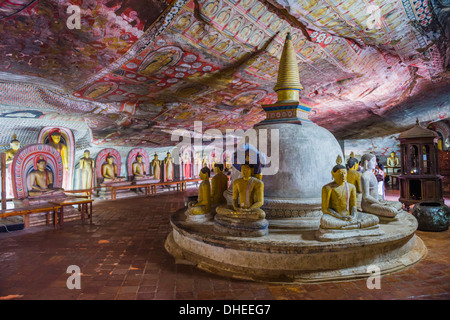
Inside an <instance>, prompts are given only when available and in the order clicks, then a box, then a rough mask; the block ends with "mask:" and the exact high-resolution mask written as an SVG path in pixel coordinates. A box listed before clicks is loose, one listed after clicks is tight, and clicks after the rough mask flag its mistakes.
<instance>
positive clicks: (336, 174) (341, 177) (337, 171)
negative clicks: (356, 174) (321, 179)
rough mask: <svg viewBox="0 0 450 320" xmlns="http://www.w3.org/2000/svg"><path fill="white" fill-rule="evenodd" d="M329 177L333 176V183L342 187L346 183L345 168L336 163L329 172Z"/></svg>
mask: <svg viewBox="0 0 450 320" xmlns="http://www.w3.org/2000/svg"><path fill="white" fill-rule="evenodd" d="M331 175H332V176H333V179H334V182H336V183H337V184H338V185H342V184H344V182H345V181H347V168H345V167H344V166H343V165H342V164H340V163H338V164H336V165H335V166H334V167H333V169H332V170H331Z"/></svg>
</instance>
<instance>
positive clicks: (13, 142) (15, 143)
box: [9, 135, 20, 151]
mask: <svg viewBox="0 0 450 320" xmlns="http://www.w3.org/2000/svg"><path fill="white" fill-rule="evenodd" d="M9 145H10V147H11V149H12V150H14V151H17V150H19V149H20V141H19V140H17V136H16V135H13V138H12V140H11V142H10V143H9Z"/></svg>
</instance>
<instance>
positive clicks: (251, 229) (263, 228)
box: [185, 153, 402, 241]
mask: <svg viewBox="0 0 450 320" xmlns="http://www.w3.org/2000/svg"><path fill="white" fill-rule="evenodd" d="M336 162H337V164H336V165H335V166H334V167H333V168H332V170H331V174H332V176H333V181H332V182H330V183H328V184H326V185H324V186H323V188H322V205H321V211H322V213H323V214H322V216H321V219H320V227H319V230H318V232H317V233H316V238H317V239H318V240H320V241H330V240H333V239H343V238H346V237H354V236H365V235H366V236H373V235H380V232H382V231H380V230H378V229H379V228H378V227H379V224H380V223H381V222H382V223H386V222H389V221H393V220H395V219H396V216H397V214H399V213H400V212H401V211H402V203H400V202H397V201H385V200H381V199H380V198H379V195H378V181H377V179H376V177H375V174H374V169H375V167H376V157H375V155H374V154H371V153H369V154H365V155H363V157H362V159H361V163H362V166H363V172H359V171H358V170H356V164H354V165H353V167H351V168H349V169H347V168H346V167H345V166H344V165H342V159H341V158H340V157H338V159H337V161H336ZM221 169H222V168H221V167H216V168H215V170H216V175H215V176H214V177H213V178H212V179H211V184H210V182H209V179H210V170H209V169H208V168H207V167H204V168H203V169H202V170H201V174H200V177H201V179H202V183H201V184H200V187H199V191H198V200H197V201H191V202H189V203H188V208H187V209H186V212H185V214H186V216H187V218H188V219H192V220H194V221H208V220H211V219H213V220H214V223H215V229H217V230H220V231H225V232H227V233H229V234H232V235H242V236H264V235H267V234H268V222H267V220H266V219H265V216H266V215H265V212H264V211H263V209H262V207H263V205H264V183H263V181H262V180H261V178H262V177H261V175H260V174H255V172H254V167H253V166H252V165H251V164H248V163H247V164H243V165H241V167H240V170H241V176H242V177H241V178H239V179H236V180H234V181H233V182H232V190H233V197H232V204H231V205H228V204H227V203H226V200H225V198H224V197H223V191H225V190H226V179H224V178H223V176H222V175H223V173H221ZM211 185H212V186H211ZM358 195H359V197H358ZM358 198H359V200H358ZM358 202H359V203H358ZM358 207H359V208H360V209H359V210H358ZM199 216H203V217H204V218H203V219H199V218H198V217H199ZM255 228H256V229H257V228H259V229H258V230H257V232H255ZM237 230H239V231H237ZM355 231H357V232H355ZM335 232H338V233H339V236H338V237H336V236H335V235H334V234H333V233H335ZM330 233H331V236H330V235H329V234H330Z"/></svg>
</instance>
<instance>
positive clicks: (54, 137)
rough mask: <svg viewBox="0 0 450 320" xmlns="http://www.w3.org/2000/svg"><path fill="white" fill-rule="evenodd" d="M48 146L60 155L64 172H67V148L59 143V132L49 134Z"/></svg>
mask: <svg viewBox="0 0 450 320" xmlns="http://www.w3.org/2000/svg"><path fill="white" fill-rule="evenodd" d="M48 144H49V145H50V146H52V147H53V148H55V149H56V150H58V152H59V153H60V155H61V159H62V162H63V167H64V170H69V155H68V151H67V146H66V145H65V144H64V143H62V142H61V132H60V131H59V130H55V131H53V132H50V142H49V143H48Z"/></svg>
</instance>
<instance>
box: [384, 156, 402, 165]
mask: <svg viewBox="0 0 450 320" xmlns="http://www.w3.org/2000/svg"><path fill="white" fill-rule="evenodd" d="M399 165H400V161H399V159H398V157H397V156H396V155H395V152H391V155H390V156H389V157H388V158H387V160H386V166H387V167H398V166H399Z"/></svg>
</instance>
